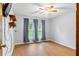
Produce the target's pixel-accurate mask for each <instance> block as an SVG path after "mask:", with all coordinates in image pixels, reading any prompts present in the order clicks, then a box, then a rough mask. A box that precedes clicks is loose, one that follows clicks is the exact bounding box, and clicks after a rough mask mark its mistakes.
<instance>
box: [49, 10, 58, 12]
mask: <svg viewBox="0 0 79 59" xmlns="http://www.w3.org/2000/svg"><path fill="white" fill-rule="evenodd" d="M48 11H49V12H57V10H48Z"/></svg>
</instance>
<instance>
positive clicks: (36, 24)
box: [34, 19, 38, 41]
mask: <svg viewBox="0 0 79 59" xmlns="http://www.w3.org/2000/svg"><path fill="white" fill-rule="evenodd" d="M34 29H35V41H38V19H34Z"/></svg>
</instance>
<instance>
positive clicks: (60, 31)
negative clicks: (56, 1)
mask: <svg viewBox="0 0 79 59" xmlns="http://www.w3.org/2000/svg"><path fill="white" fill-rule="evenodd" d="M50 29H51V36H50V38H51V40H52V41H54V42H57V43H59V44H62V45H64V46H67V47H70V48H73V49H76V8H73V9H71V10H70V11H68V12H66V13H64V14H62V15H61V16H58V17H56V18H54V19H52V18H51V19H50Z"/></svg>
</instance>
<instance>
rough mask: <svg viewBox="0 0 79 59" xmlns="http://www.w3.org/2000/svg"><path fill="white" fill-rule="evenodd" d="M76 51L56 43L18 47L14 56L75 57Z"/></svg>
mask: <svg viewBox="0 0 79 59" xmlns="http://www.w3.org/2000/svg"><path fill="white" fill-rule="evenodd" d="M75 55H76V51H75V50H73V49H70V48H67V47H64V46H62V45H59V44H57V43H54V42H42V43H34V44H24V45H17V46H15V49H14V51H13V56H75Z"/></svg>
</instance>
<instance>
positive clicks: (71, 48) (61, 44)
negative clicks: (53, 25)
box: [50, 39, 76, 50]
mask: <svg viewBox="0 0 79 59" xmlns="http://www.w3.org/2000/svg"><path fill="white" fill-rule="evenodd" d="M50 41H52V42H56V43H58V44H60V45H63V46H65V47H68V48H71V49H74V50H76V48H74V47H71V46H67V45H64V44H62V43H59V42H57V41H54V40H52V39H50Z"/></svg>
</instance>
